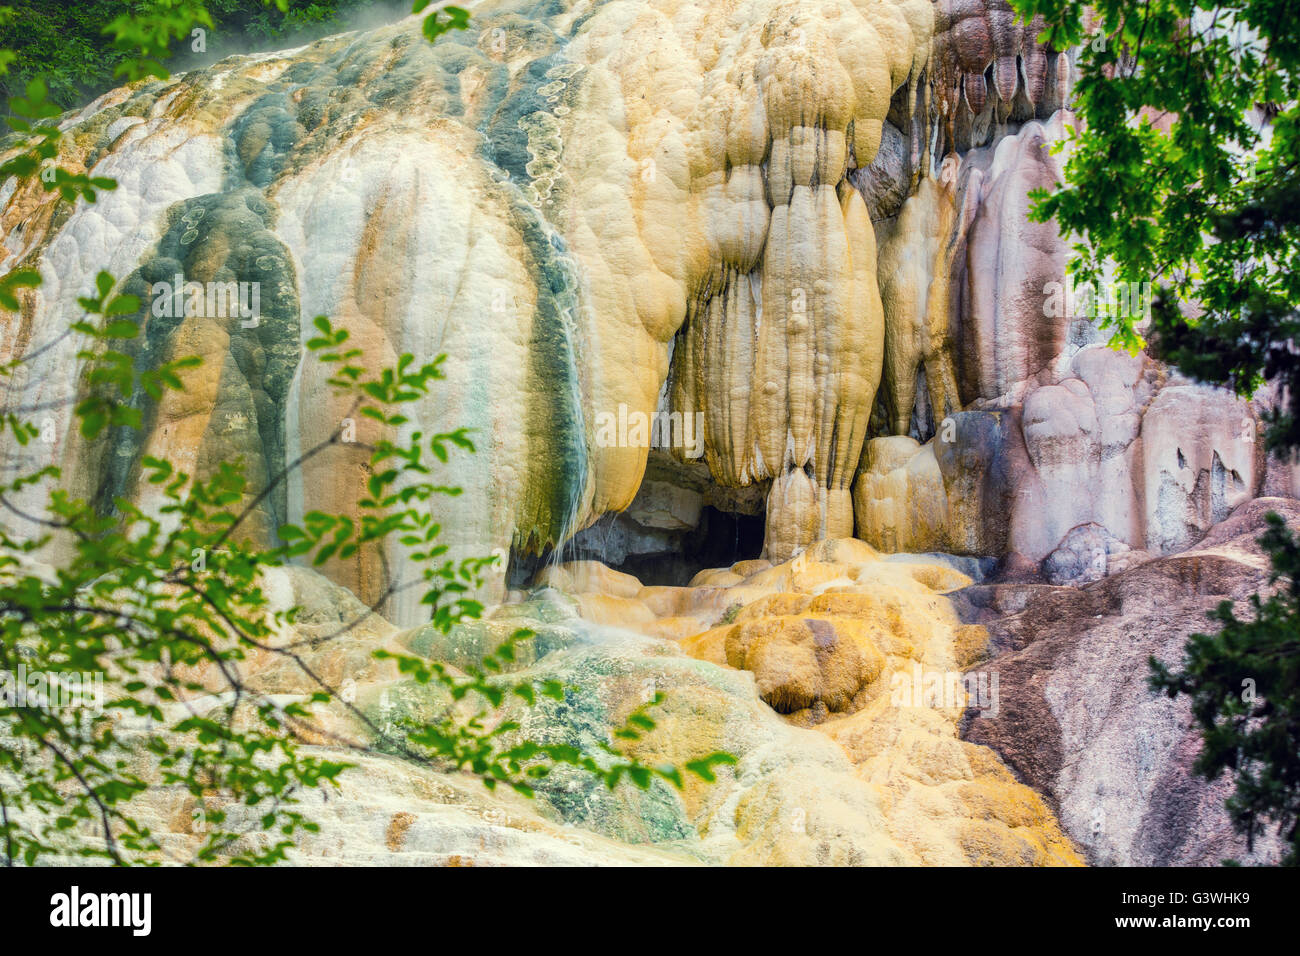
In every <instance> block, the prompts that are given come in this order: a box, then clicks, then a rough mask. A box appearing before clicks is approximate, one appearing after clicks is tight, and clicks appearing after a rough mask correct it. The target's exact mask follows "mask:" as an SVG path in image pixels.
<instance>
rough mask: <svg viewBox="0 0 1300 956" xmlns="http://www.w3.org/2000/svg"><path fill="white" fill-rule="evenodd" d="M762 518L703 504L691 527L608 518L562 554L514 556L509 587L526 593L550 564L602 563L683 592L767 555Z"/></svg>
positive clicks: (566, 546)
mask: <svg viewBox="0 0 1300 956" xmlns="http://www.w3.org/2000/svg"><path fill="white" fill-rule="evenodd" d="M764 530H765V529H764V516H763V514H762V513H761V512H760V513H759V514H740V513H736V512H731V511H724V510H722V509H720V508H715V507H714V506H712V505H704V506H703V507H701V508H700V511H699V521H698V523H697V524H696V525H695V526H694V527H691V528H686V529H680V530H673V531H665V530H664V529H657V528H648V527H646V526H644V525H642V524H640V523H638V522H637V521H636V520H634V519H633V518H631V517H629V516H628V515H627V514H626V513H623V514H608V515H605V516H604V517H603V518H601V519H600V520H599V521H597V522H596V523H595V524H593V525H592V526H591V527H590V528H587V529H585V530H583V531H581V532H579V533H578V534H576V535H574V536H573V537H572V538H571V539H569V540H568V541H566V542H565V543H564V544H563V545H561V546H560V548H559V549H558V553H557V550H556V549H553V548H548V549H547V550H546V551H545V552H544V553H543V554H541V555H523V554H519V553H517V552H516V553H512V554H511V559H510V571H509V574H508V576H507V586H508V587H510V588H512V589H526V588H527V587H529V586H530V584H531V583H532V581H533V579H534V577H535V575H536V574H537V572H538V571H539V570H541V569H542V568H543V567H545V566H546V565H547V564H550V563H552V562H555V563H563V562H566V561H600V562H601V563H602V564H605V565H607V566H608V567H610V568H613V569H614V570H615V571H622V572H623V573H625V574H631V575H634V576H635V577H636V578H637V579H638V580H639V581H640V582H641V583H642V584H643V585H647V586H671V587H683V586H685V585H687V584H689V583H690V581H691V578H693V577H695V575H696V574H698V573H699V572H701V571H703V570H705V569H707V568H726V567H730V566H731V565H733V564H735V563H736V562H737V561H746V560H750V559H753V558H757V557H759V556H760V555H761V554H762V551H763V536H764Z"/></svg>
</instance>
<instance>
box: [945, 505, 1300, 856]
mask: <svg viewBox="0 0 1300 956" xmlns="http://www.w3.org/2000/svg"><path fill="white" fill-rule="evenodd" d="M1269 511H1276V512H1278V513H1279V514H1281V515H1282V516H1283V517H1284V518H1285V519H1286V520H1287V523H1288V524H1290V525H1291V526H1292V527H1293V528H1294V527H1296V526H1297V524H1300V505H1298V504H1297V503H1296V502H1295V501H1294V500H1291V499H1282V498H1260V499H1257V500H1255V501H1251V502H1248V503H1246V504H1243V505H1241V506H1240V507H1239V508H1238V509H1237V510H1236V511H1234V512H1233V513H1232V515H1231V516H1230V517H1229V518H1228V519H1227V520H1225V521H1223V522H1221V523H1219V524H1217V525H1215V526H1214V527H1213V528H1212V529H1211V530H1210V533H1209V534H1208V535H1206V536H1205V537H1203V538H1202V539H1201V540H1200V541H1199V542H1197V543H1196V544H1195V545H1194V546H1193V547H1192V548H1189V549H1188V550H1186V551H1183V552H1181V553H1179V554H1176V555H1169V556H1165V557H1152V558H1149V560H1146V561H1144V562H1142V563H1140V564H1137V565H1135V566H1132V567H1129V568H1127V569H1126V570H1123V571H1121V572H1119V573H1117V574H1113V575H1111V576H1109V577H1106V578H1104V579H1102V580H1098V581H1096V582H1095V583H1092V584H1089V585H1088V586H1087V587H1084V588H1082V589H1077V588H1074V587H1051V586H1047V585H1042V584H1037V585H1035V584H1028V585H1025V584H988V585H982V586H977V587H975V588H972V589H970V591H968V592H967V593H964V594H963V595H962V596H961V599H960V600H959V601H958V605H959V607H960V608H961V609H962V616H963V617H964V618H966V619H967V620H969V621H979V622H982V626H985V627H987V629H988V631H989V633H990V635H991V641H990V644H989V649H988V651H987V652H986V653H987V654H988V655H989V656H990V658H991V659H989V660H987V661H986V662H984V663H982V664H980V665H979V666H980V667H983V668H989V669H992V670H995V671H997V672H998V673H999V674H1000V677H1001V680H1000V690H1001V694H1002V703H1001V706H1000V708H999V712H998V714H997V716H996V717H992V718H990V717H985V716H984V715H975V716H974V718H973V719H972V720H971V721H970V723H969V725H968V726H967V728H966V730H965V734H964V736H965V738H966V739H967V740H971V741H977V742H980V743H984V744H987V745H989V746H991V747H993V748H994V749H995V750H997V751H998V753H999V754H1001V755H1002V757H1003V759H1004V760H1006V762H1007V764H1008V765H1009V766H1010V767H1011V768H1012V769H1013V770H1014V771H1015V773H1016V777H1017V779H1019V780H1021V781H1023V782H1025V783H1028V784H1029V785H1030V786H1032V787H1034V788H1035V789H1036V790H1038V791H1040V792H1041V793H1044V794H1047V795H1048V796H1049V797H1050V798H1051V800H1052V802H1053V804H1054V806H1055V807H1056V808H1057V809H1058V813H1059V815H1060V821H1061V825H1062V826H1063V827H1064V828H1065V830H1066V832H1068V833H1069V834H1070V836H1071V837H1073V838H1074V840H1075V841H1076V842H1077V843H1078V844H1079V846H1080V847H1081V848H1082V849H1083V851H1084V852H1085V854H1086V856H1087V858H1088V861H1089V862H1090V863H1093V864H1098V865H1115V866H1180V865H1197V866H1214V865H1218V864H1219V863H1220V862H1221V861H1222V860H1225V859H1236V860H1239V861H1241V862H1246V863H1255V864H1260V863H1273V864H1276V862H1277V861H1278V859H1279V858H1280V851H1281V846H1280V843H1279V841H1278V840H1277V838H1276V834H1275V833H1272V832H1265V833H1264V834H1262V836H1261V837H1260V838H1259V839H1257V841H1256V844H1255V847H1254V849H1253V851H1248V850H1247V846H1246V840H1245V838H1244V837H1243V836H1239V835H1237V834H1235V833H1234V832H1233V829H1232V826H1231V824H1230V822H1229V821H1228V819H1227V813H1226V811H1225V810H1224V806H1223V804H1224V801H1225V800H1226V799H1227V797H1228V796H1230V795H1231V792H1232V787H1231V782H1230V779H1229V778H1228V777H1227V776H1224V777H1220V778H1219V779H1218V780H1217V781H1215V782H1214V783H1213V784H1207V783H1206V782H1205V781H1204V780H1203V779H1201V778H1200V777H1199V776H1197V775H1196V774H1195V773H1194V772H1193V770H1192V763H1193V761H1194V760H1195V759H1196V756H1197V754H1198V753H1199V751H1200V732H1199V730H1198V729H1197V728H1196V726H1195V725H1194V723H1193V721H1192V715H1191V709H1190V705H1189V703H1188V701H1187V699H1186V698H1180V699H1177V700H1171V699H1169V698H1167V697H1165V696H1164V695H1156V694H1153V693H1152V692H1151V691H1150V690H1149V688H1148V687H1147V676H1148V674H1149V673H1150V671H1149V669H1148V667H1147V658H1148V657H1150V656H1155V657H1156V658H1158V659H1160V660H1162V661H1164V662H1165V663H1166V664H1170V665H1174V664H1177V663H1178V662H1179V661H1180V660H1181V659H1182V652H1183V645H1184V644H1185V643H1186V641H1187V638H1188V635H1190V634H1192V633H1195V632H1198V631H1199V632H1202V633H1205V632H1211V631H1212V630H1213V629H1214V624H1213V623H1212V622H1211V621H1210V620H1209V619H1208V613H1209V612H1210V611H1212V610H1213V609H1214V608H1215V607H1217V606H1218V604H1219V603H1220V602H1221V601H1231V602H1233V603H1234V605H1235V610H1236V612H1237V614H1238V616H1239V617H1246V618H1249V617H1250V615H1251V611H1250V610H1249V608H1248V607H1247V599H1248V598H1249V596H1250V595H1252V594H1254V593H1256V592H1259V591H1262V590H1266V589H1267V586H1268V576H1269V572H1270V566H1269V562H1268V558H1267V556H1266V555H1264V554H1263V553H1262V552H1261V551H1260V549H1259V546H1258V544H1257V543H1256V540H1257V539H1258V538H1259V536H1260V535H1261V534H1262V533H1263V531H1264V527H1265V526H1264V521H1263V516H1264V515H1265V514H1266V513H1268V512H1269Z"/></svg>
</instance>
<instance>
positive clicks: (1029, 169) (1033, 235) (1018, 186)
mask: <svg viewBox="0 0 1300 956" xmlns="http://www.w3.org/2000/svg"><path fill="white" fill-rule="evenodd" d="M1059 122H1060V121H1059V119H1058V120H1056V121H1053V123H1051V124H1046V125H1044V124H1040V123H1036V122H1035V123H1029V124H1027V125H1026V126H1025V128H1024V129H1023V130H1021V132H1020V133H1018V134H1017V135H1015V136H1010V137H1007V138H1006V139H1004V140H1002V141H1001V142H1000V143H999V144H998V146H997V148H996V149H994V150H993V151H992V155H991V157H990V156H980V157H977V158H976V159H975V162H974V163H972V166H973V169H972V172H971V174H970V175H971V182H970V184H969V185H968V187H967V188H968V190H969V189H978V196H979V211H978V212H977V213H976V214H975V217H974V221H973V222H972V223H971V228H970V231H969V233H968V236H967V246H966V261H965V263H964V266H965V269H964V278H965V296H966V303H965V304H966V306H967V309H968V311H967V314H966V317H965V322H964V325H963V337H964V339H965V343H964V344H965V348H964V350H963V352H964V355H963V363H962V364H963V376H962V377H963V384H964V385H965V386H966V388H967V389H968V390H969V391H970V392H973V393H974V394H969V395H968V396H967V397H968V398H977V397H978V398H994V397H996V396H998V395H1001V394H1003V393H1004V392H1007V391H1008V390H1010V389H1011V387H1012V386H1013V385H1014V384H1015V383H1016V382H1020V381H1024V380H1025V379H1028V378H1031V377H1032V376H1034V375H1035V374H1037V373H1038V372H1039V371H1040V370H1041V369H1043V368H1044V367H1045V366H1046V365H1047V364H1048V363H1049V362H1051V361H1052V359H1053V358H1055V357H1056V356H1057V355H1059V354H1060V352H1061V349H1062V348H1063V347H1064V346H1065V339H1066V332H1067V326H1068V317H1066V316H1063V315H1051V314H1049V313H1050V312H1052V311H1054V310H1052V309H1051V308H1049V307H1048V306H1049V290H1050V289H1051V288H1053V287H1054V286H1053V284H1054V283H1061V282H1062V281H1063V279H1064V276H1065V260H1066V255H1067V249H1066V246H1065V243H1064V242H1063V241H1062V240H1061V237H1060V235H1059V233H1058V232H1057V228H1056V225H1055V224H1054V223H1050V222H1049V223H1034V222H1030V221H1029V218H1028V216H1029V210H1030V207H1031V206H1032V205H1033V203H1032V201H1031V200H1030V199H1029V192H1030V191H1031V190H1034V189H1040V188H1042V189H1050V188H1052V187H1053V186H1054V185H1055V184H1056V182H1057V181H1058V180H1059V178H1060V175H1061V168H1060V159H1059V157H1057V156H1053V155H1052V153H1051V151H1050V145H1051V142H1052V140H1053V139H1055V138H1056V137H1057V136H1059V134H1060V129H1059ZM967 161H968V162H970V161H971V160H970V159H968V160H967ZM982 163H988V165H987V168H985V169H981V168H980V166H981V165H982ZM977 176H978V177H979V179H978V182H977V181H976V177H977ZM959 268H960V266H959Z"/></svg>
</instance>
